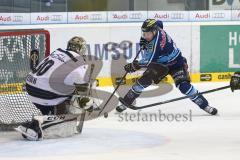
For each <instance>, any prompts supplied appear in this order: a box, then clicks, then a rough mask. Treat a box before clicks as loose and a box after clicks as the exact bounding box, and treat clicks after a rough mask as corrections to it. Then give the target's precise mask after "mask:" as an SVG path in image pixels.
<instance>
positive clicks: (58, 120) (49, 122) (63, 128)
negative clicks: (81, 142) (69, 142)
mask: <svg viewBox="0 0 240 160" xmlns="http://www.w3.org/2000/svg"><path fill="white" fill-rule="evenodd" d="M78 116H79V115H57V116H54V115H53V116H45V117H44V121H45V122H44V123H43V124H42V131H43V135H44V136H43V137H44V139H53V138H64V137H70V136H73V135H75V134H76V133H77V130H76V126H77V117H78Z"/></svg>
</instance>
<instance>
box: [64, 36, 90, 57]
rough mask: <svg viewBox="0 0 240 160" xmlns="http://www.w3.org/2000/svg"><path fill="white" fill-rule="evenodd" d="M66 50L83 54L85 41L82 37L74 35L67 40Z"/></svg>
mask: <svg viewBox="0 0 240 160" xmlns="http://www.w3.org/2000/svg"><path fill="white" fill-rule="evenodd" d="M67 50H70V51H74V52H76V53H78V54H80V55H82V56H85V52H86V41H85V40H84V39H83V38H82V37H78V36H75V37H73V38H71V39H70V40H69V41H68V45H67Z"/></svg>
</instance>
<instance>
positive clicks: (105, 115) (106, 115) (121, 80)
mask: <svg viewBox="0 0 240 160" xmlns="http://www.w3.org/2000/svg"><path fill="white" fill-rule="evenodd" d="M141 51H142V48H141V49H140V50H139V51H138V53H137V55H136V57H135V58H134V59H133V61H135V60H136V59H137V58H138V55H139V54H140V53H141ZM127 74H128V72H126V73H125V74H124V75H123V76H122V78H121V79H120V81H119V83H118V85H117V87H116V88H115V89H114V91H113V93H112V94H111V96H110V97H109V98H108V100H107V102H106V103H105V105H104V106H103V107H102V109H101V110H100V112H99V113H98V116H100V115H101V113H102V112H103V111H104V109H105V108H106V106H107V104H108V103H109V101H110V100H111V99H112V97H113V95H114V94H115V92H116V91H117V90H118V88H119V87H120V85H121V83H122V82H123V80H124V79H125V77H126V76H127ZM104 117H105V118H107V117H108V113H107V112H105V113H104Z"/></svg>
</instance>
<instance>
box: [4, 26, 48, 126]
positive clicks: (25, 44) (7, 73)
mask: <svg viewBox="0 0 240 160" xmlns="http://www.w3.org/2000/svg"><path fill="white" fill-rule="evenodd" d="M35 49H37V50H38V51H39V57H36V56H35V57H31V55H30V52H31V50H35ZM49 52H50V35H49V32H48V31H46V30H14V31H1V30H0V130H5V129H6V127H9V128H11V127H12V126H16V125H18V124H21V123H25V122H27V121H30V120H31V119H32V116H33V115H37V114H39V113H40V112H39V110H38V109H37V108H36V107H35V106H34V105H33V104H32V103H31V101H30V100H29V98H28V97H27V93H26V92H25V91H24V84H25V78H26V76H27V74H28V73H29V72H30V59H31V58H39V61H41V60H42V59H43V58H44V57H45V56H46V55H47V54H49Z"/></svg>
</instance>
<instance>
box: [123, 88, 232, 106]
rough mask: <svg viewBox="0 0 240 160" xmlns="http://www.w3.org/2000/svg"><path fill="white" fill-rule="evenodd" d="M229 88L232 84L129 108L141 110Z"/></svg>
mask: <svg viewBox="0 0 240 160" xmlns="http://www.w3.org/2000/svg"><path fill="white" fill-rule="evenodd" d="M227 88H230V85H228V86H223V87H219V88H215V89H211V90H207V91H204V92H199V93H196V94H194V95H191V96H183V97H179V98H174V99H170V100H166V101H162V102H157V103H152V104H148V105H144V106H139V107H137V106H134V105H129V106H128V108H130V109H132V110H139V109H144V108H150V107H154V106H157V105H163V104H167V103H171V102H176V101H180V100H183V99H187V98H190V97H193V96H197V95H203V94H208V93H212V92H216V91H220V90H224V89H227Z"/></svg>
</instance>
